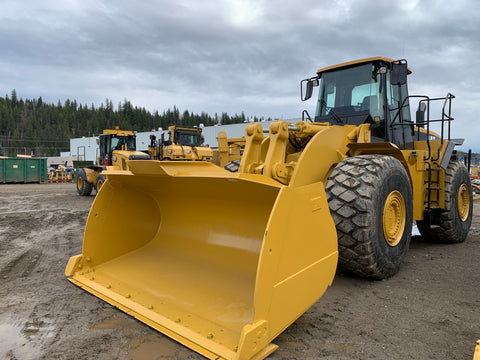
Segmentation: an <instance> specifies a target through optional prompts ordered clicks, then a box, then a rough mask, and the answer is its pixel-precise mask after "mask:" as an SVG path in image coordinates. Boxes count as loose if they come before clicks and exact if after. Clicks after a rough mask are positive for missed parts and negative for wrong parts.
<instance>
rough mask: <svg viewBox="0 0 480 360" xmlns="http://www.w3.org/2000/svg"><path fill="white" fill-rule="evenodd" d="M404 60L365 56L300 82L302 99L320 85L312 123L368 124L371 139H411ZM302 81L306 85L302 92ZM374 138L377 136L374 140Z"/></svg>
mask: <svg viewBox="0 0 480 360" xmlns="http://www.w3.org/2000/svg"><path fill="white" fill-rule="evenodd" d="M409 73H411V72H410V70H409V69H408V68H407V62H406V61H405V60H398V61H394V60H391V59H386V58H381V57H377V58H368V59H363V60H358V61H354V62H349V63H344V64H339V65H336V66H333V67H327V68H324V69H320V70H318V72H317V76H316V77H313V78H310V79H306V80H303V81H302V100H303V101H304V100H307V99H308V98H309V97H311V94H312V90H313V89H312V88H313V87H314V86H319V93H318V101H317V104H316V112H315V120H314V121H315V122H328V123H329V124H330V125H347V124H351V125H356V126H358V125H361V124H365V123H368V124H371V131H372V136H373V139H372V140H374V141H390V142H393V143H395V144H397V145H402V144H406V143H408V142H411V141H412V129H413V125H411V124H412V121H411V119H410V107H409V102H408V89H407V74H409ZM303 84H306V90H305V94H304V93H303V88H304V86H303ZM375 138H376V139H375Z"/></svg>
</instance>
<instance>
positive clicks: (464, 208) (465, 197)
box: [417, 160, 473, 243]
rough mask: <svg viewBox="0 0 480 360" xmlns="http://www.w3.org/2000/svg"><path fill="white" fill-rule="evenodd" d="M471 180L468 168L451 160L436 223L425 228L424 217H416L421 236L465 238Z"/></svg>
mask: <svg viewBox="0 0 480 360" xmlns="http://www.w3.org/2000/svg"><path fill="white" fill-rule="evenodd" d="M472 215H473V197H472V184H471V183H470V176H469V175H468V171H467V168H466V167H465V165H463V164H462V163H461V162H459V161H457V160H450V163H449V164H448V167H447V170H445V208H444V210H443V211H442V213H441V215H440V220H439V223H438V225H437V226H435V227H433V228H430V229H428V228H427V226H426V221H424V220H422V221H417V227H418V230H419V231H420V234H421V235H422V237H423V238H424V239H426V240H428V241H432V242H442V243H459V242H463V241H465V239H466V238H467V235H468V231H469V230H470V225H471V224H472Z"/></svg>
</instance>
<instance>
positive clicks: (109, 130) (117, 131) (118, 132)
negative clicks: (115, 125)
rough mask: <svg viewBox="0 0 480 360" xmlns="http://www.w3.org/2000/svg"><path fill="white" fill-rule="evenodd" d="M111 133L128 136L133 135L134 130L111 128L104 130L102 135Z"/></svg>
mask: <svg viewBox="0 0 480 360" xmlns="http://www.w3.org/2000/svg"><path fill="white" fill-rule="evenodd" d="M110 134H113V135H120V136H128V135H133V131H129V130H118V129H115V130H111V129H107V130H103V133H102V135H110Z"/></svg>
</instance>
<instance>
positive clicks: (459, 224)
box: [445, 163, 473, 242]
mask: <svg viewBox="0 0 480 360" xmlns="http://www.w3.org/2000/svg"><path fill="white" fill-rule="evenodd" d="M457 166H458V169H457V170H456V171H455V173H454V175H453V180H452V186H451V189H449V191H448V194H445V196H449V197H450V203H449V209H448V208H447V209H446V210H447V212H448V214H446V215H448V218H449V219H450V220H451V221H452V227H453V231H454V234H455V241H454V242H461V241H464V240H465V238H466V237H467V235H468V231H469V230H470V225H471V223H472V212H473V198H472V186H471V184H470V178H469V175H468V173H467V169H466V168H465V167H464V166H463V165H462V164H460V163H459V164H458V165H457ZM463 184H465V185H466V186H467V189H468V193H469V209H468V211H469V213H468V218H467V219H466V220H465V221H462V220H461V219H460V216H459V214H458V208H457V201H458V191H459V190H460V187H461V186H462V185H463Z"/></svg>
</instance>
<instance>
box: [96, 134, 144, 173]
mask: <svg viewBox="0 0 480 360" xmlns="http://www.w3.org/2000/svg"><path fill="white" fill-rule="evenodd" d="M99 147H100V158H99V165H105V166H108V165H111V164H112V153H113V151H118V150H123V151H135V150H136V149H135V135H133V134H131V135H126V134H125V135H117V134H112V133H109V134H105V133H104V134H102V135H100V143H99Z"/></svg>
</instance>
